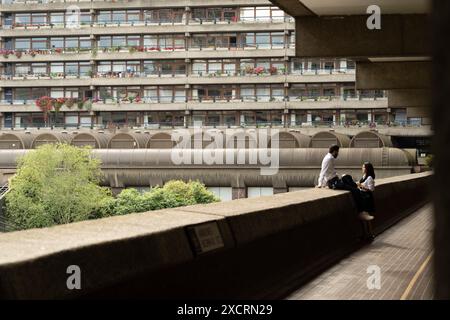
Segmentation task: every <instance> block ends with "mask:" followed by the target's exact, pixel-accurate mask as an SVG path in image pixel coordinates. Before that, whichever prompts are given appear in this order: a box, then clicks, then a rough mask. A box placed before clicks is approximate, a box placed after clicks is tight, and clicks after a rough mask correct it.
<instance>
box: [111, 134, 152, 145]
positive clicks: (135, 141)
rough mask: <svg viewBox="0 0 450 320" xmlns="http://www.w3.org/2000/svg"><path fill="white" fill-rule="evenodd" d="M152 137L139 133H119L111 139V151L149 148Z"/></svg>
mask: <svg viewBox="0 0 450 320" xmlns="http://www.w3.org/2000/svg"><path fill="white" fill-rule="evenodd" d="M149 140H150V135H149V134H146V133H138V132H119V133H116V134H115V135H113V136H112V137H111V139H109V141H108V148H110V149H142V148H145V147H146V146H147V143H148V141H149Z"/></svg>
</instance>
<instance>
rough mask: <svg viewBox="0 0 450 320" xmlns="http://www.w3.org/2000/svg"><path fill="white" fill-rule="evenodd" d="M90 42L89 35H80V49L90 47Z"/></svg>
mask: <svg viewBox="0 0 450 320" xmlns="http://www.w3.org/2000/svg"><path fill="white" fill-rule="evenodd" d="M91 48H92V43H91V39H90V38H89V37H80V49H91Z"/></svg>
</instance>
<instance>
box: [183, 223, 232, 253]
mask: <svg viewBox="0 0 450 320" xmlns="http://www.w3.org/2000/svg"><path fill="white" fill-rule="evenodd" d="M187 232H188V236H189V240H190V241H191V244H192V247H193V249H194V252H195V254H197V255H199V254H203V253H206V252H210V251H213V250H217V249H220V248H223V247H224V246H225V244H224V242H223V237H222V234H221V233H220V230H219V226H218V224H217V222H215V221H214V222H207V223H202V224H199V225H196V226H190V227H187Z"/></svg>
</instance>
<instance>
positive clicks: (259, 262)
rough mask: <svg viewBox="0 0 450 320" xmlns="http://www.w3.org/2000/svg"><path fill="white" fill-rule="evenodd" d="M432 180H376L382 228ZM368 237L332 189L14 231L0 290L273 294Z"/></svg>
mask: <svg viewBox="0 0 450 320" xmlns="http://www.w3.org/2000/svg"><path fill="white" fill-rule="evenodd" d="M430 178H431V175H430V174H428V173H422V174H414V175H408V176H402V177H395V178H388V179H379V180H377V189H376V191H375V198H376V204H377V212H376V217H377V218H376V220H374V228H375V231H376V232H380V231H381V230H383V229H385V228H386V227H389V226H391V225H392V224H393V223H395V222H396V221H397V220H398V219H400V218H401V217H403V216H404V215H406V214H408V213H411V212H412V211H413V210H415V209H417V208H418V207H419V206H421V205H423V204H424V203H426V201H427V200H428V192H427V188H428V183H429V181H430ZM412 195H414V196H412ZM205 223H206V224H207V225H208V226H211V228H210V235H214V234H215V235H216V236H217V233H214V232H213V231H214V230H213V229H214V228H216V230H219V235H218V238H216V241H215V242H214V241H213V242H212V243H213V244H214V243H215V244H217V246H216V247H217V248H216V249H214V250H211V251H207V249H208V246H207V245H206V246H205V247H204V248H203V249H204V250H203V251H202V250H198V248H199V245H198V243H200V242H196V241H195V239H197V240H199V239H202V238H201V237H200V234H201V233H200V232H199V229H195V228H198V226H199V225H200V226H205V225H204V224H205ZM193 228H194V229H193ZM211 230H212V231H211ZM195 233H196V234H197V238H196V237H194V236H193V234H195ZM361 235H362V226H361V223H360V221H359V220H358V219H357V212H356V209H355V206H354V203H353V200H352V198H351V195H350V193H348V192H346V191H333V190H327V189H314V190H307V191H298V192H292V193H284V194H278V195H275V196H269V197H261V198H252V199H240V200H235V201H232V202H224V203H214V204H209V205H197V206H189V207H183V208H176V209H167V210H160V211H154V212H147V213H140V214H131V215H126V216H119V217H112V218H106V219H100V220H94V221H84V222H79V223H73V224H68V225H62V226H56V227H52V228H46V229H39V230H28V231H20V232H13V233H7V234H2V235H0V275H1V276H0V297H2V298H34V299H36V298H37V299H41V298H92V297H141V298H144V297H147V298H187V297H189V298H268V297H269V298H274V297H279V296H280V295H281V294H284V293H286V291H288V290H289V288H290V287H292V286H294V285H298V284H299V283H302V282H304V281H305V280H306V279H308V278H310V277H311V276H312V275H314V274H316V273H317V272H319V271H321V270H322V269H323V268H325V267H327V266H329V265H330V264H332V263H334V262H336V261H337V260H338V259H340V258H342V257H344V256H345V255H346V254H348V253H349V252H350V251H352V250H354V249H355V248H357V247H358V246H359V245H360V244H361V240H360V237H361ZM203 239H205V238H203ZM210 240H211V238H210ZM203 244H204V245H205V243H203ZM209 245H211V242H209ZM200 248H202V246H201V245H200ZM210 248H211V247H210ZM206 251H207V252H206ZM69 265H78V266H79V267H80V268H81V285H82V288H81V290H68V289H67V287H66V280H67V277H69V275H68V274H67V273H66V269H67V267H68V266H69Z"/></svg>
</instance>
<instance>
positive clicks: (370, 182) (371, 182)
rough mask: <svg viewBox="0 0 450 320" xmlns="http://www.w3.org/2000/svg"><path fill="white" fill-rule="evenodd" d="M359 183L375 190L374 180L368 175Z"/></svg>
mask: <svg viewBox="0 0 450 320" xmlns="http://www.w3.org/2000/svg"><path fill="white" fill-rule="evenodd" d="M361 185H362V186H363V187H364V188H366V189H367V190H370V191H374V190H375V180H374V179H373V178H372V177H371V176H369V177H367V179H366V181H364V182H363V183H361Z"/></svg>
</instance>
